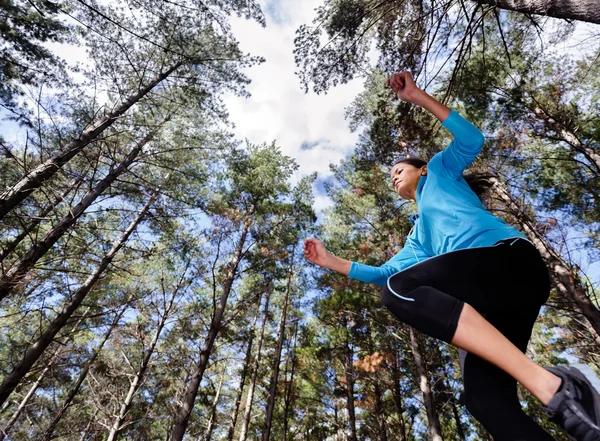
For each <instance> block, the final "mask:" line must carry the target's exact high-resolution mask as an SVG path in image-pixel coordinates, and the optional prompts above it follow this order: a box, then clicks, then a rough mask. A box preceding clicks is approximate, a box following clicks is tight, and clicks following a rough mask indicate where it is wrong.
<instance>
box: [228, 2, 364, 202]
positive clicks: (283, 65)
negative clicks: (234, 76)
mask: <svg viewBox="0 0 600 441" xmlns="http://www.w3.org/2000/svg"><path fill="white" fill-rule="evenodd" d="M321 3H322V0H310V1H308V0H306V1H305V0H303V1H301V2H300V1H287V0H284V1H278V2H275V1H270V2H262V3H261V6H262V7H263V11H265V13H266V14H267V27H266V28H261V27H260V26H259V25H258V24H257V23H254V22H250V21H246V20H243V19H237V18H236V19H232V29H233V32H234V34H235V36H236V38H237V39H238V41H239V44H240V48H241V49H242V51H243V52H247V53H251V54H252V55H260V56H262V57H264V58H265V59H266V61H265V62H264V63H263V64H261V65H260V66H254V67H252V68H250V69H248V70H247V71H246V74H247V75H248V77H249V78H250V79H251V80H252V83H251V84H250V85H249V86H248V90H249V92H250V93H251V94H252V96H251V98H249V99H244V98H239V97H235V96H232V95H229V96H227V97H226V99H225V103H226V105H227V109H228V111H229V113H230V119H231V121H232V122H234V123H235V125H236V128H235V130H234V132H235V134H236V137H237V138H239V139H244V138H247V139H248V140H249V141H251V142H252V143H262V142H271V141H273V140H275V141H276V142H277V145H279V146H280V147H281V149H282V151H283V152H284V153H285V154H286V155H288V156H291V157H293V158H295V160H296V161H297V162H298V164H299V165H300V170H299V173H298V175H297V176H296V179H298V178H299V177H300V176H304V175H307V174H310V173H313V172H315V171H316V172H317V173H318V174H319V177H320V178H322V179H324V178H326V177H327V176H329V175H331V172H330V170H329V164H332V163H333V164H337V163H338V162H339V161H340V159H342V158H344V157H345V156H346V155H347V154H348V153H349V152H350V151H351V150H352V149H353V148H354V145H355V143H356V141H357V137H358V135H357V134H356V133H351V132H350V129H349V128H348V124H347V122H346V121H345V120H344V109H345V108H346V107H347V106H348V105H349V104H350V103H351V102H352V100H353V99H354V98H355V97H356V95H357V94H358V93H360V92H361V91H362V90H363V85H362V81H361V80H354V81H352V82H350V83H348V84H345V85H340V86H338V87H335V88H334V89H331V90H330V91H329V92H328V93H327V94H326V95H316V94H314V93H313V92H309V93H308V94H305V93H304V91H303V89H302V87H301V85H300V80H299V78H298V77H297V76H296V74H295V73H294V72H295V71H296V70H297V68H296V65H295V63H294V55H293V49H294V37H295V31H296V29H297V28H298V26H300V25H301V24H305V23H306V24H309V23H310V22H311V21H312V19H313V17H314V8H315V7H317V6H318V5H319V4H321ZM305 143H307V144H309V145H313V144H314V146H313V147H311V148H310V149H302V148H301V146H302V145H303V144H305ZM317 201H318V203H317V206H316V207H315V208H317V209H318V210H321V209H322V208H324V207H325V206H327V205H328V198H326V197H324V196H322V195H320V196H319V197H318V198H317Z"/></svg>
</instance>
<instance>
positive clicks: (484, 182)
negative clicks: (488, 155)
mask: <svg viewBox="0 0 600 441" xmlns="http://www.w3.org/2000/svg"><path fill="white" fill-rule="evenodd" d="M401 163H402V164H409V165H412V166H413V167H416V168H421V167H423V166H424V165H427V162H426V161H423V160H422V159H421V158H402V159H399V160H397V161H396V162H394V165H396V164H401ZM392 167H393V166H392ZM463 178H464V179H465V181H466V182H467V184H469V187H471V190H473V192H474V193H475V194H476V195H477V196H478V197H479V199H481V198H483V197H485V192H486V191H487V190H488V189H489V188H490V187H491V186H492V185H493V184H492V182H491V181H490V178H493V175H490V174H484V173H474V172H467V173H464V174H463Z"/></svg>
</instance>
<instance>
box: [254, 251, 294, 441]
mask: <svg viewBox="0 0 600 441" xmlns="http://www.w3.org/2000/svg"><path fill="white" fill-rule="evenodd" d="M295 252H296V246H295V245H294V247H293V248H292V253H291V256H290V266H289V268H288V277H287V282H286V287H285V297H284V299H283V309H282V311H281V318H280V320H279V326H278V328H277V349H276V351H275V356H274V359H273V369H272V372H273V374H272V375H271V380H270V381H271V388H270V390H269V397H268V399H267V409H266V416H265V427H264V429H263V434H262V441H268V440H269V435H270V434H271V420H272V418H273V409H274V408H275V396H276V394H277V383H278V381H279V364H280V363H281V350H282V348H283V340H284V339H285V326H286V318H287V307H288V302H289V298H290V290H291V287H292V277H293V275H294V254H295Z"/></svg>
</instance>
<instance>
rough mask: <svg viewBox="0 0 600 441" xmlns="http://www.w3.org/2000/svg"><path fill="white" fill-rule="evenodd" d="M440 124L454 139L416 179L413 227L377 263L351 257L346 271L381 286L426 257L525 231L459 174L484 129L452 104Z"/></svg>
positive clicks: (476, 148)
mask: <svg viewBox="0 0 600 441" xmlns="http://www.w3.org/2000/svg"><path fill="white" fill-rule="evenodd" d="M442 126H443V127H445V128H446V129H448V130H449V131H450V132H451V133H452V134H453V135H454V139H453V140H452V142H451V143H450V145H449V146H448V147H447V148H446V149H444V150H442V151H441V152H439V153H438V154H436V155H435V156H434V157H433V158H432V159H431V161H429V164H428V165H427V175H426V176H422V177H421V178H420V179H419V185H418V186H417V192H416V198H417V206H418V213H417V214H416V215H413V216H411V221H413V223H414V228H413V230H412V233H411V234H410V235H409V236H408V238H407V239H406V243H405V245H404V248H402V249H401V250H400V252H399V253H398V254H396V255H395V256H394V257H392V258H391V259H390V260H389V261H387V262H386V263H384V264H383V265H381V266H380V267H374V266H370V265H363V264H360V263H357V262H352V265H351V267H350V273H349V274H348V276H350V277H352V278H353V279H357V280H360V281H363V282H368V283H374V284H376V285H380V286H383V285H385V284H386V282H387V279H388V278H389V277H390V276H392V275H394V274H396V273H398V272H400V271H402V270H404V269H406V268H408V267H409V266H412V265H414V264H416V263H418V262H422V261H424V260H427V259H429V258H430V257H433V256H438V255H440V254H444V253H448V252H450V251H456V250H462V249H465V248H477V247H486V246H492V245H494V244H495V243H496V242H498V241H500V240H503V239H507V238H511V237H523V238H525V237H526V236H525V235H524V234H522V233H521V232H519V231H518V230H517V229H516V228H514V227H512V226H510V225H508V224H507V223H506V222H505V221H504V220H503V219H500V218H499V217H497V216H494V215H493V214H492V213H490V212H489V211H487V210H486V209H485V207H484V206H483V205H482V203H481V201H480V200H479V198H478V197H477V195H476V194H475V193H474V192H473V191H472V190H471V189H470V187H469V185H468V184H467V183H466V181H465V180H464V179H463V177H462V173H463V171H464V170H465V169H466V168H467V167H468V166H469V165H470V164H471V163H472V162H473V161H474V160H475V158H476V157H477V155H478V154H479V152H480V151H481V148H482V147H483V143H484V137H483V134H482V133H481V132H480V131H479V129H477V128H476V127H475V126H474V125H473V124H471V123H470V122H469V121H467V120H466V119H465V118H463V117H462V116H460V115H459V114H458V113H456V112H455V111H454V110H452V111H451V112H450V115H449V116H448V118H446V120H445V121H444V122H443V123H442Z"/></svg>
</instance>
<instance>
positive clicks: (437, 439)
mask: <svg viewBox="0 0 600 441" xmlns="http://www.w3.org/2000/svg"><path fill="white" fill-rule="evenodd" d="M408 331H409V333H410V348H411V350H412V353H413V357H414V359H415V367H416V368H417V375H418V377H419V387H420V388H421V392H423V402H424V403H425V412H426V413H427V425H428V429H429V435H430V436H431V439H432V441H443V440H444V438H442V425H441V424H440V419H439V417H438V413H437V410H436V408H435V400H434V398H433V391H432V390H431V385H430V384H429V378H428V377H427V367H426V366H425V360H424V358H423V355H422V354H421V348H420V345H419V341H418V340H417V335H416V334H415V331H414V330H413V328H412V327H410V326H409V327H408Z"/></svg>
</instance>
